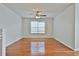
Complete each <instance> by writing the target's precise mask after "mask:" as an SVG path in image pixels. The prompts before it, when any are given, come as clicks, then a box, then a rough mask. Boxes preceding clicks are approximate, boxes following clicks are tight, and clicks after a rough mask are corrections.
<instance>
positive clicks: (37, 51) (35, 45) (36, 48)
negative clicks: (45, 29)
mask: <svg viewBox="0 0 79 59" xmlns="http://www.w3.org/2000/svg"><path fill="white" fill-rule="evenodd" d="M44 53H45V42H31V54H32V55H44Z"/></svg>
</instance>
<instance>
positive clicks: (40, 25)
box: [31, 21, 45, 33]
mask: <svg viewBox="0 0 79 59" xmlns="http://www.w3.org/2000/svg"><path fill="white" fill-rule="evenodd" d="M31 33H45V22H37V21H32V22H31Z"/></svg>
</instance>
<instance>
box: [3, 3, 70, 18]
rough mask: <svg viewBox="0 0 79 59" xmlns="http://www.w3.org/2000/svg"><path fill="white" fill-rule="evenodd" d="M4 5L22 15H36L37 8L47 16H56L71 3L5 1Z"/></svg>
mask: <svg viewBox="0 0 79 59" xmlns="http://www.w3.org/2000/svg"><path fill="white" fill-rule="evenodd" d="M3 5H5V6H6V7H8V8H9V9H11V10H12V11H14V12H15V13H17V14H18V15H20V16H21V17H34V16H35V11H37V10H41V11H43V14H46V15H47V17H55V16H56V15H58V14H59V13H61V12H62V11H63V10H64V9H65V8H67V7H68V6H70V5H71V3H4V4H3Z"/></svg>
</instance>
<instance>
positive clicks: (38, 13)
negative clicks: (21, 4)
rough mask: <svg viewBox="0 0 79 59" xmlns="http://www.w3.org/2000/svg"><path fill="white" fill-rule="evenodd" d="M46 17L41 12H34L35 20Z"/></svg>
mask: <svg viewBox="0 0 79 59" xmlns="http://www.w3.org/2000/svg"><path fill="white" fill-rule="evenodd" d="M46 16H47V15H45V14H42V11H36V15H35V17H36V18H41V17H46Z"/></svg>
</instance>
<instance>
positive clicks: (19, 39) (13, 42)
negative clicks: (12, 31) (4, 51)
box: [6, 38, 21, 47]
mask: <svg viewBox="0 0 79 59" xmlns="http://www.w3.org/2000/svg"><path fill="white" fill-rule="evenodd" d="M20 39H21V38H18V39H16V40H14V41H12V42H10V43H9V44H7V45H6V47H8V46H9V45H11V44H13V43H15V42H17V41H19V40H20Z"/></svg>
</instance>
